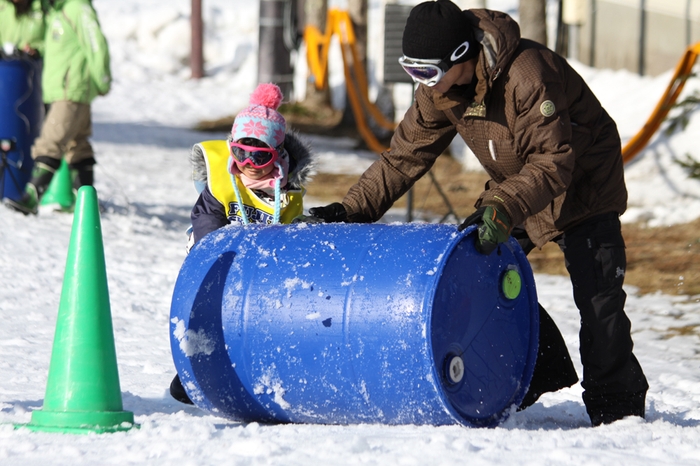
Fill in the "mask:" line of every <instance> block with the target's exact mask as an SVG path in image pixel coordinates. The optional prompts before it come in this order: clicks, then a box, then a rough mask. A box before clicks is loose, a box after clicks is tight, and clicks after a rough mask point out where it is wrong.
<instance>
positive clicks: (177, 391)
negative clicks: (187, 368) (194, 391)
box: [170, 374, 194, 405]
mask: <svg viewBox="0 0 700 466" xmlns="http://www.w3.org/2000/svg"><path fill="white" fill-rule="evenodd" d="M170 396H172V397H173V398H175V399H176V400H177V401H179V402H180V403H185V404H188V405H193V404H194V403H192V400H190V397H189V396H187V392H186V391H185V387H183V386H182V382H181V381H180V376H179V375H178V374H175V378H174V379H173V381H172V382H170Z"/></svg>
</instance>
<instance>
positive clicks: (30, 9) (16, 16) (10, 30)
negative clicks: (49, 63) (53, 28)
mask: <svg viewBox="0 0 700 466" xmlns="http://www.w3.org/2000/svg"><path fill="white" fill-rule="evenodd" d="M42 3H43V2H42V0H12V1H10V0H0V45H2V47H3V49H4V51H5V53H6V54H8V55H9V54H11V53H12V51H9V50H8V44H11V46H12V47H10V48H12V49H14V50H20V51H22V52H24V53H26V54H28V55H29V56H31V57H33V58H37V59H38V58H41V56H42V55H43V52H44V31H45V23H44V8H43V5H42Z"/></svg>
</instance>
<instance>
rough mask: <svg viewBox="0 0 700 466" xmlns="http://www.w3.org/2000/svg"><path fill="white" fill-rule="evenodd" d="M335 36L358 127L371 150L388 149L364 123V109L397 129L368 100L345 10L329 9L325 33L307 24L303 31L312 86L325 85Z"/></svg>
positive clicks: (380, 124) (362, 71)
mask: <svg viewBox="0 0 700 466" xmlns="http://www.w3.org/2000/svg"><path fill="white" fill-rule="evenodd" d="M334 35H335V36H337V37H338V41H339V42H340V48H341V52H342V56H343V70H344V72H345V83H346V88H347V93H348V99H349V101H350V106H351V108H352V112H353V115H354V116H355V122H356V123H357V130H358V131H359V133H360V136H362V139H363V140H364V141H365V143H366V144H367V146H368V147H369V148H370V149H371V150H373V151H374V152H377V153H381V152H383V151H385V150H386V149H387V148H386V147H384V146H383V145H382V144H380V143H379V141H378V140H377V138H376V137H375V136H374V133H372V131H371V130H370V128H369V126H368V125H367V121H366V119H365V111H366V112H367V113H369V115H370V116H371V117H372V118H373V119H374V121H376V122H377V124H378V125H379V126H381V127H382V128H384V129H387V130H390V131H393V130H394V129H396V124H395V123H394V122H392V121H389V120H387V119H386V117H385V116H384V115H383V114H382V112H381V111H380V110H379V109H378V108H377V106H376V105H374V104H373V103H372V102H370V101H369V90H368V85H367V75H366V74H365V69H364V65H363V64H362V61H361V60H359V58H358V55H357V48H356V46H355V42H356V41H355V32H354V29H353V27H352V21H351V19H350V15H349V14H348V12H347V11H344V10H338V9H335V8H334V9H330V10H328V15H327V20H326V32H325V33H323V34H321V31H319V30H318V28H316V27H314V26H307V27H306V29H305V30H304V40H305V41H306V58H307V62H308V66H309V71H310V72H311V74H312V75H313V77H314V85H315V86H316V89H319V90H321V89H325V88H326V86H328V50H329V49H330V45H331V39H332V38H333V36H334Z"/></svg>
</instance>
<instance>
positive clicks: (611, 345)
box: [556, 213, 649, 425]
mask: <svg viewBox="0 0 700 466" xmlns="http://www.w3.org/2000/svg"><path fill="white" fill-rule="evenodd" d="M556 242H557V244H558V245H559V247H560V248H561V250H562V251H563V252H564V259H565V261H566V269H567V270H568V271H569V275H570V277H571V284H572V285H573V291H574V302H575V303H576V307H578V309H579V312H580V314H581V330H580V332H579V340H580V353H581V363H582V364H583V382H581V385H582V386H583V388H584V392H583V402H584V403H585V405H586V410H587V411H588V415H589V416H590V418H591V422H592V423H593V425H599V424H607V423H610V422H613V421H616V420H618V419H621V418H623V417H625V416H630V415H632V416H640V417H644V403H645V398H646V392H647V390H648V388H649V385H648V384H647V380H646V377H645V376H644V372H643V371H642V367H641V366H640V364H639V362H638V361H637V358H636V357H635V356H634V354H633V353H632V346H633V344H632V336H631V334H630V327H631V325H630V321H629V319H628V318H627V315H626V314H625V300H626V298H627V295H626V293H625V292H624V290H623V289H622V285H623V282H624V279H625V269H626V267H627V257H626V255H625V242H624V240H623V238H622V231H621V226H620V219H619V217H618V215H617V213H609V214H603V215H598V216H596V217H592V218H590V219H588V220H587V221H585V222H584V223H582V224H579V225H577V226H576V227H574V228H572V229H570V230H567V231H566V232H565V233H564V234H563V235H562V236H561V237H560V238H558V239H557V240H556Z"/></svg>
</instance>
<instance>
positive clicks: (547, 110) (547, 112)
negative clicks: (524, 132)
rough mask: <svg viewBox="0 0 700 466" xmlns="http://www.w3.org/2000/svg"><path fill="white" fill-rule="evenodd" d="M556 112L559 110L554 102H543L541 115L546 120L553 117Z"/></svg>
mask: <svg viewBox="0 0 700 466" xmlns="http://www.w3.org/2000/svg"><path fill="white" fill-rule="evenodd" d="M556 111H557V108H556V107H555V106H554V102H552V101H551V100H545V101H544V102H542V105H540V113H541V114H542V116H544V117H545V118H547V117H551V116H552V115H554V112H556Z"/></svg>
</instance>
